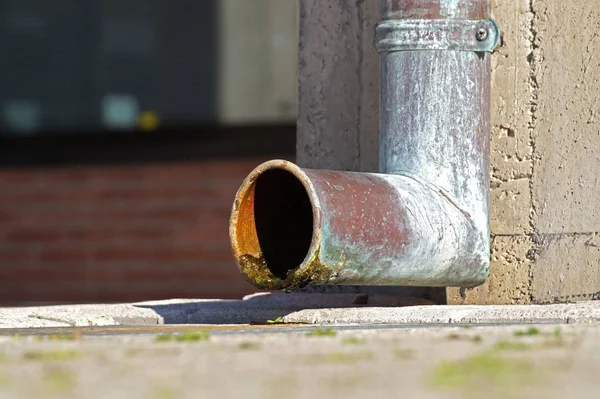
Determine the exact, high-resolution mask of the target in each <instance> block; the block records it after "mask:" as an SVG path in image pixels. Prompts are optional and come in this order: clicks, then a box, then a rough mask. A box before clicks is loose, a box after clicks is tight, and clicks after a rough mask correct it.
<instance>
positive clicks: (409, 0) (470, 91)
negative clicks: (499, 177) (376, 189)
mask: <svg viewBox="0 0 600 399" xmlns="http://www.w3.org/2000/svg"><path fill="white" fill-rule="evenodd" d="M381 13H382V18H383V19H384V20H394V19H398V20H402V19H424V20H427V19H435V20H440V19H458V20H485V19H488V18H490V14H491V12H490V4H489V0H381ZM380 62H381V63H380V68H381V102H380V172H382V173H387V174H402V175H406V176H411V177H414V178H416V179H419V180H421V181H426V182H428V183H430V184H432V185H433V186H435V187H437V188H438V189H439V190H440V193H441V194H442V195H446V196H448V197H449V198H448V199H449V200H451V201H453V202H454V203H455V204H456V205H457V206H458V207H459V208H461V209H462V210H463V211H465V212H468V213H469V214H470V216H471V218H472V219H473V223H474V224H475V225H476V226H477V228H478V230H479V231H480V232H481V234H482V240H483V241H484V242H485V243H487V249H486V250H487V251H489V239H488V237H489V190H490V187H489V174H490V172H489V168H490V166H489V165H490V148H489V143H490V137H489V136H490V68H491V54H490V53H488V52H481V53H479V52H472V51H448V50H428V51H422V50H416V51H395V52H394V51H392V52H387V51H383V52H381V53H380Z"/></svg>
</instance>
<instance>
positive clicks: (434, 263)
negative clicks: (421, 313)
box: [230, 0, 498, 290]
mask: <svg viewBox="0 0 600 399" xmlns="http://www.w3.org/2000/svg"><path fill="white" fill-rule="evenodd" d="M381 4H382V15H383V17H384V20H383V21H382V22H381V23H380V24H379V26H378V28H377V38H378V39H377V46H378V49H379V50H380V53H381V111H380V119H381V121H380V141H381V142H380V148H381V165H380V169H381V170H380V172H382V173H381V174H365V173H352V172H338V171H317V170H302V169H300V168H298V167H297V166H295V165H294V164H292V163H289V162H286V161H279V160H276V161H270V162H267V163H265V164H263V165H260V166H259V167H258V168H256V169H255V170H254V171H253V172H252V173H251V174H250V175H249V176H248V177H247V178H246V180H245V181H244V183H243V184H242V187H241V188H240V190H239V191H238V194H237V196H236V200H235V203H234V207H233V211H232V216H231V222H230V238H231V242H232V247H233V251H234V255H235V257H236V259H237V261H238V265H239V267H240V270H241V272H242V273H243V274H244V275H245V276H246V277H247V278H248V279H249V281H250V282H252V283H253V284H254V285H256V286H257V287H259V288H266V289H288V290H293V289H294V288H298V287H302V286H304V285H306V284H349V285H361V284H364V285H403V286H411V285H412V286H460V287H472V286H476V285H479V284H481V283H482V282H484V281H485V279H486V278H487V276H488V274H489V222H488V203H489V201H488V196H489V130H490V122H489V119H490V116H489V101H490V100H489V97H490V93H489V91H490V81H489V74H490V59H489V58H490V56H489V54H487V53H486V52H483V51H479V50H481V49H484V50H485V51H489V49H491V48H493V46H494V45H495V44H496V41H497V37H498V32H497V31H495V30H494V29H495V28H496V27H495V24H494V23H493V22H492V21H489V20H487V18H489V8H490V7H489V3H488V1H487V0H382V2H381Z"/></svg>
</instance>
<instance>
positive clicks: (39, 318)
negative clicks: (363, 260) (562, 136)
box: [0, 293, 600, 328]
mask: <svg viewBox="0 0 600 399" xmlns="http://www.w3.org/2000/svg"><path fill="white" fill-rule="evenodd" d="M427 303H428V301H426V300H423V299H410V298H397V297H394V296H386V295H379V296H378V295H370V296H369V295H364V294H268V293H261V294H255V295H250V296H247V297H245V298H244V299H242V300H191V299H187V300H169V301H155V302H141V303H133V304H111V305H62V306H41V307H40V306H37V307H19V308H0V328H26V327H72V326H109V325H161V324H190V323H191V324H250V323H265V322H267V321H268V320H274V319H277V318H282V321H283V322H286V323H310V324H422V323H428V324H440V323H442V324H444V323H466V324H523V323H544V324H547V323H555V324H569V323H596V322H598V321H600V302H593V301H592V302H580V303H575V304H557V305H514V306H433V305H428V304H427Z"/></svg>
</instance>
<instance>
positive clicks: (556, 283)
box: [297, 0, 600, 304]
mask: <svg viewBox="0 0 600 399" xmlns="http://www.w3.org/2000/svg"><path fill="white" fill-rule="evenodd" d="M377 5H378V2H377V1H371V0H368V1H364V0H355V1H345V0H300V3H299V16H300V22H299V27H300V52H299V60H298V62H299V64H298V65H299V70H298V73H299V77H298V80H299V108H298V110H299V118H298V139H297V144H298V162H299V163H300V165H301V166H303V167H310V168H323V169H337V170H356V171H376V170H377V164H378V159H377V155H378V154H377V152H378V148H377V130H378V126H377V120H378V85H377V83H378V79H379V78H378V60H377V55H376V53H375V50H374V48H373V27H374V25H375V23H376V22H377V21H378V19H379V15H378V7H377ZM492 7H493V8H492V10H493V15H494V18H495V19H496V20H497V21H498V23H499V24H500V27H501V29H502V31H503V43H502V46H501V47H500V48H499V49H498V50H497V51H496V53H495V54H494V56H493V74H492V75H493V76H492V124H493V130H492V139H491V146H492V160H491V162H492V165H491V171H492V172H491V176H490V178H491V184H492V191H491V201H492V204H491V209H490V223H491V230H492V237H491V244H492V250H491V260H492V262H491V276H490V278H489V279H488V281H487V282H486V283H485V284H484V285H483V286H481V287H478V288H476V289H472V290H465V289H454V288H452V289H448V290H447V296H448V301H449V302H450V303H479V304H492V303H494V304H512V303H548V302H555V301H559V302H564V301H576V300H585V299H593V298H596V299H600V233H599V232H600V195H599V193H600V184H599V178H598V173H597V171H598V170H600V128H599V127H598V124H599V123H600V111H599V110H600V105H599V104H600V95H599V94H598V93H600V78H599V76H600V61H598V57H597V54H599V53H600V36H598V35H597V34H595V33H594V31H593V29H591V27H594V26H597V25H598V23H599V22H600V12H598V10H597V7H596V6H595V4H594V2H589V1H587V0H572V1H569V2H562V1H558V0H553V1H549V2H542V1H540V0H516V1H515V0H494V1H493V2H492ZM582 27H590V29H582ZM328 289H329V290H334V288H328ZM321 290H322V289H321ZM335 290H337V291H343V290H353V291H352V292H356V290H358V289H357V288H356V287H350V288H346V289H342V288H335ZM394 292H407V293H408V294H410V295H420V294H423V291H419V290H408V291H403V290H402V289H401V290H395V291H394ZM433 292H435V290H434V291H433ZM430 294H431V292H429V293H428V294H427V295H430Z"/></svg>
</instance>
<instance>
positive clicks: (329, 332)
mask: <svg viewBox="0 0 600 399" xmlns="http://www.w3.org/2000/svg"><path fill="white" fill-rule="evenodd" d="M306 335H308V336H309V337H335V336H336V335H337V332H336V331H335V330H334V329H333V328H317V329H315V330H312V331H309V332H307V333H306Z"/></svg>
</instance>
